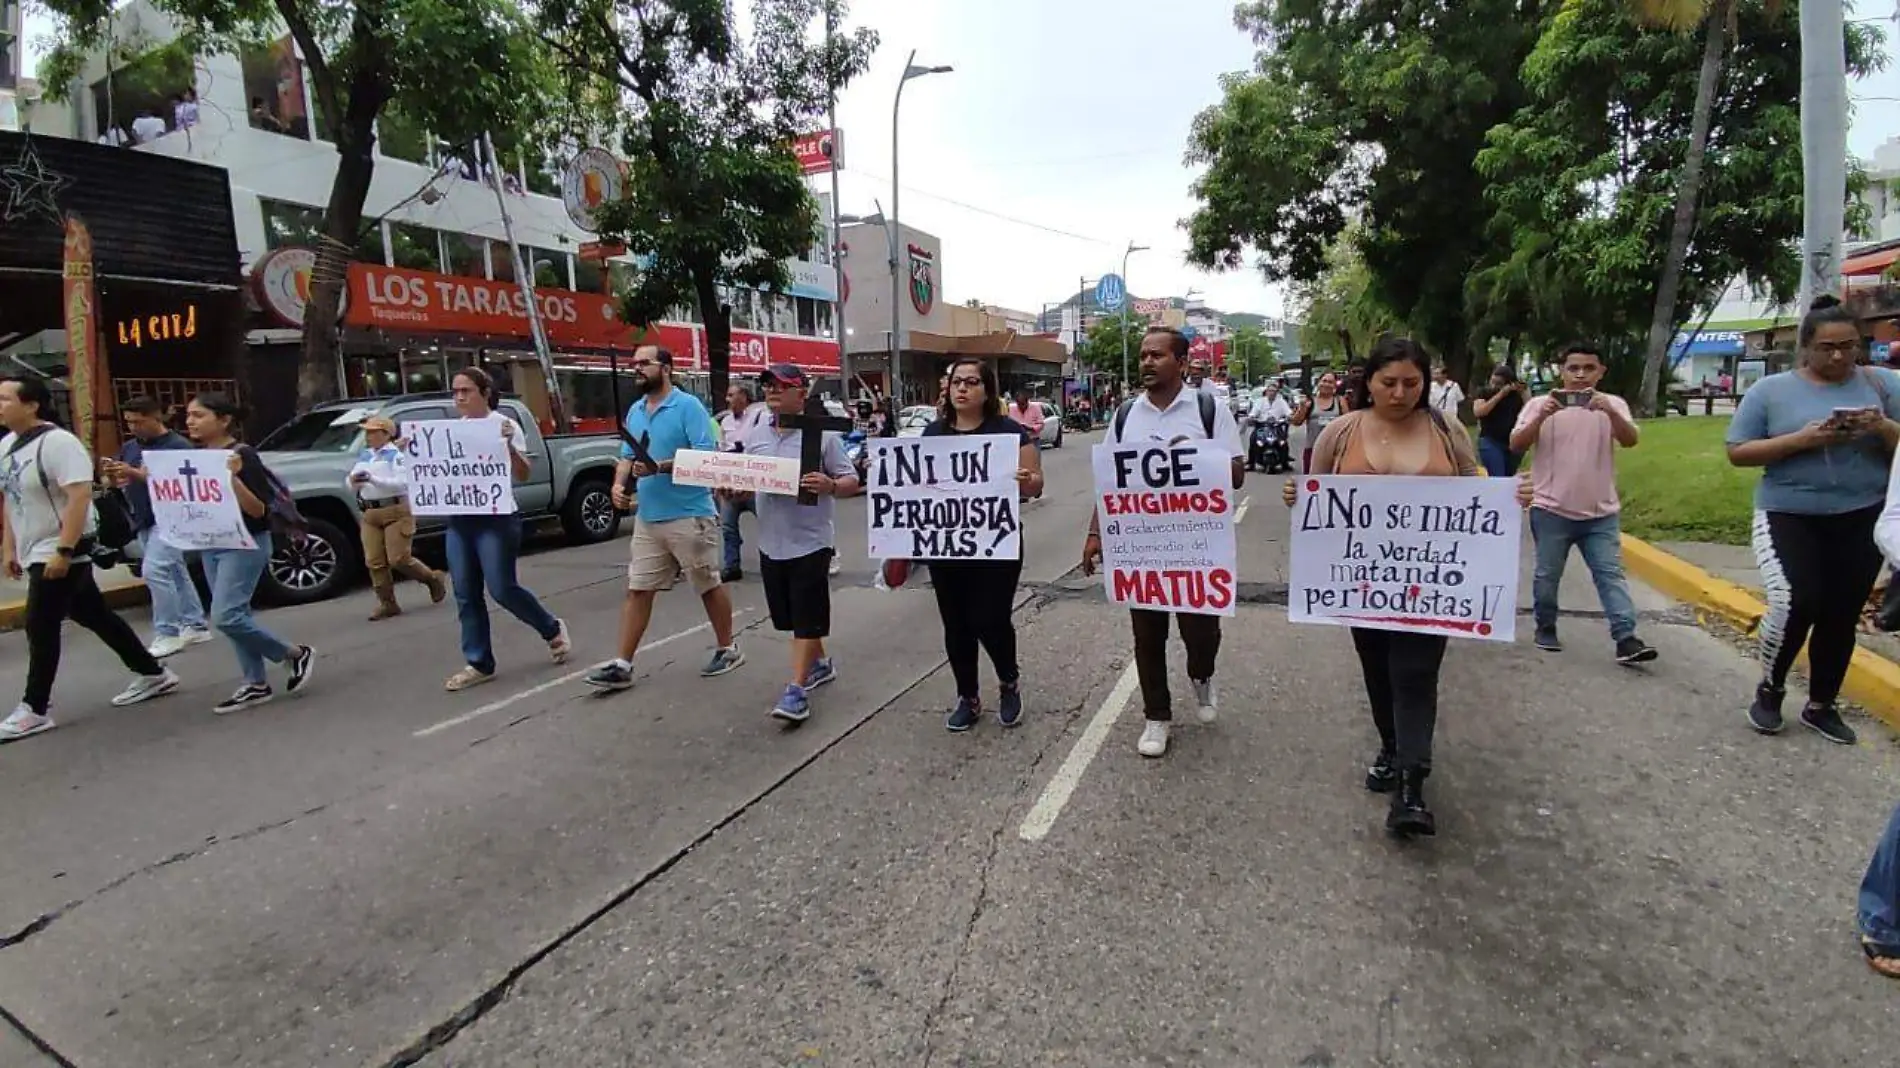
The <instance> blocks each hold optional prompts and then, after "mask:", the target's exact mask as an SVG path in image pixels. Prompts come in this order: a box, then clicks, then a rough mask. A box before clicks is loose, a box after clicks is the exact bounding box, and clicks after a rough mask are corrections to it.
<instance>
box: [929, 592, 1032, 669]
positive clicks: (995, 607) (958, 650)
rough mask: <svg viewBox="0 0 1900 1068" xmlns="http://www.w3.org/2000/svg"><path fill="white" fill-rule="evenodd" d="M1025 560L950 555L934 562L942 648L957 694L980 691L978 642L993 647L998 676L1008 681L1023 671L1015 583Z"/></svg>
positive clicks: (991, 657) (989, 648)
mask: <svg viewBox="0 0 1900 1068" xmlns="http://www.w3.org/2000/svg"><path fill="white" fill-rule="evenodd" d="M1022 576H1023V562H1022V561H1021V560H946V561H939V562H934V563H932V564H931V565H930V585H931V589H933V590H934V591H935V592H936V594H937V615H938V616H939V617H941V618H942V619H943V651H944V655H945V656H948V657H949V658H950V673H951V674H952V675H954V676H955V677H956V680H957V696H958V697H976V696H978V695H979V694H980V693H981V692H982V691H981V688H980V687H981V683H980V682H979V681H978V679H977V673H976V653H977V647H978V646H979V645H981V646H982V647H983V648H984V649H987V650H989V654H990V664H991V666H993V667H995V668H996V680H997V681H998V682H1000V683H1002V684H1004V685H1009V684H1011V683H1014V682H1016V681H1017V679H1019V678H1020V677H1021V675H1022V669H1021V668H1020V667H1019V666H1018V665H1017V663H1016V622H1015V620H1014V619H1012V618H1011V617H1010V610H1011V608H1013V607H1014V606H1015V603H1016V583H1017V580H1018V579H1021V578H1022Z"/></svg>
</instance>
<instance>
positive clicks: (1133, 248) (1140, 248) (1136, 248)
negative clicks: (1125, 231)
mask: <svg viewBox="0 0 1900 1068" xmlns="http://www.w3.org/2000/svg"><path fill="white" fill-rule="evenodd" d="M1146 251H1148V246H1147V245H1137V244H1135V243H1134V242H1133V241H1130V242H1129V243H1128V250H1127V251H1126V252H1123V253H1122V293H1123V294H1128V293H1132V292H1134V291H1133V290H1131V289H1129V288H1128V257H1129V256H1130V255H1132V254H1134V253H1136V252H1146ZM1128 299H1129V298H1128V297H1126V296H1124V298H1123V304H1122V315H1123V316H1126V315H1127V314H1128V307H1129V306H1128V304H1127V300H1128ZM1122 388H1123V389H1127V388H1128V322H1127V319H1126V318H1124V319H1123V320H1122Z"/></svg>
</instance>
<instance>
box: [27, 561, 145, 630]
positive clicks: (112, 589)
mask: <svg viewBox="0 0 1900 1068" xmlns="http://www.w3.org/2000/svg"><path fill="white" fill-rule="evenodd" d="M99 589H100V590H101V591H102V592H104V593H105V595H106V603H107V604H109V605H111V606H112V607H114V608H130V607H133V606H135V605H142V604H144V603H145V600H146V598H145V583H144V582H143V581H141V580H140V579H139V577H138V576H137V575H134V574H132V572H131V571H130V570H129V569H127V568H123V567H115V568H110V569H108V570H105V571H101V572H99ZM25 621H26V580H25V579H17V580H16V579H10V578H7V577H6V576H4V575H0V632H4V631H9V630H18V629H20V627H21V625H22V624H24V623H25Z"/></svg>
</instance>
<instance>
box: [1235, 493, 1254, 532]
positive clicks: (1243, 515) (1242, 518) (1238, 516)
mask: <svg viewBox="0 0 1900 1068" xmlns="http://www.w3.org/2000/svg"><path fill="white" fill-rule="evenodd" d="M1252 503H1253V498H1252V497H1242V498H1241V499H1240V507H1239V508H1236V509H1234V525H1235V526H1239V525H1240V524H1242V523H1245V522H1246V521H1247V506H1248V505H1250V504H1252Z"/></svg>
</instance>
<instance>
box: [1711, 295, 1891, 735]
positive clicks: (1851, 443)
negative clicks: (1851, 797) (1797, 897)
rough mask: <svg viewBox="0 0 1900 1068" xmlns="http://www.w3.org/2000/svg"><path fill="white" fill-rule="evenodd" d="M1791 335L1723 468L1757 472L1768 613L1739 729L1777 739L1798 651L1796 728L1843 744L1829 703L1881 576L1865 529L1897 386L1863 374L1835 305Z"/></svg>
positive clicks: (1878, 496) (1740, 413)
mask: <svg viewBox="0 0 1900 1068" xmlns="http://www.w3.org/2000/svg"><path fill="white" fill-rule="evenodd" d="M1797 336H1798V339H1799V342H1800V346H1801V352H1800V357H1799V362H1798V364H1797V365H1796V367H1795V368H1794V370H1792V371H1784V372H1782V373H1780V374H1774V375H1769V376H1768V377H1766V378H1764V379H1762V380H1761V381H1759V382H1757V383H1755V384H1754V386H1752V387H1750V388H1749V390H1748V392H1747V393H1745V394H1743V395H1742V403H1741V405H1740V407H1738V408H1737V409H1736V411H1735V418H1734V420H1733V421H1731V422H1730V423H1729V428H1728V458H1729V462H1730V463H1732V464H1734V465H1735V466H1736V467H1759V468H1762V476H1761V482H1760V483H1759V484H1758V485H1757V486H1756V488H1755V526H1754V537H1753V541H1754V548H1755V560H1756V563H1757V565H1758V566H1759V567H1760V568H1761V581H1762V591H1763V593H1764V594H1765V595H1766V598H1767V601H1768V614H1767V615H1766V616H1764V617H1763V618H1762V621H1761V662H1762V669H1763V676H1762V680H1761V685H1760V686H1758V687H1756V690H1755V700H1754V703H1753V704H1751V705H1750V706H1749V709H1748V721H1749V725H1750V726H1752V727H1753V728H1754V729H1755V730H1756V731H1758V732H1760V733H1762V734H1775V733H1777V732H1779V731H1780V730H1781V728H1782V716H1781V706H1782V701H1783V700H1784V699H1785V698H1786V696H1787V682H1788V672H1789V670H1790V669H1791V668H1793V667H1794V661H1795V657H1797V656H1799V655H1800V653H1801V648H1802V646H1803V645H1806V646H1807V650H1808V702H1807V706H1806V707H1805V708H1803V709H1802V711H1801V722H1802V723H1803V724H1805V725H1806V726H1808V727H1809V728H1811V729H1812V730H1814V731H1815V732H1817V733H1819V734H1820V735H1821V736H1822V737H1824V738H1826V739H1827V740H1828V741H1831V742H1837V743H1839V744H1841V745H1852V744H1854V741H1855V734H1854V729H1853V728H1852V727H1849V726H1848V725H1847V723H1846V722H1845V721H1843V720H1842V719H1841V714H1840V712H1839V710H1838V709H1836V708H1835V700H1836V698H1838V697H1839V696H1840V691H1841V682H1842V681H1843V680H1844V679H1845V678H1846V677H1847V664H1848V661H1849V660H1850V659H1851V658H1852V657H1853V655H1854V635H1855V631H1856V630H1857V629H1858V628H1859V626H1860V614H1861V609H1862V607H1863V606H1864V605H1865V604H1866V603H1867V595H1868V593H1869V592H1871V591H1872V590H1873V585H1874V579H1875V578H1876V577H1877V576H1878V575H1879V573H1880V549H1879V548H1878V547H1877V546H1876V545H1875V543H1874V525H1875V523H1876V521H1877V520H1878V519H1879V518H1880V511H1881V505H1882V503H1883V502H1884V501H1885V499H1886V494H1887V475H1888V471H1889V469H1890V467H1891V466H1892V460H1893V451H1894V443H1895V442H1896V441H1900V422H1895V420H1896V418H1900V378H1897V377H1896V376H1895V375H1894V374H1893V373H1892V372H1891V371H1886V370H1882V369H1878V368H1873V367H1865V366H1862V365H1861V363H1860V357H1861V352H1862V345H1861V337H1860V326H1859V324H1858V323H1857V322H1856V320H1855V318H1854V316H1853V315H1852V313H1850V312H1849V311H1848V310H1847V309H1846V308H1844V307H1842V306H1841V302H1840V301H1839V300H1837V299H1835V298H1833V297H1828V296H1823V297H1818V298H1816V299H1815V301H1814V303H1813V305H1812V306H1810V307H1809V309H1808V314H1807V315H1806V316H1805V317H1804V318H1803V319H1802V320H1801V329H1800V332H1799V334H1798V335H1797Z"/></svg>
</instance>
